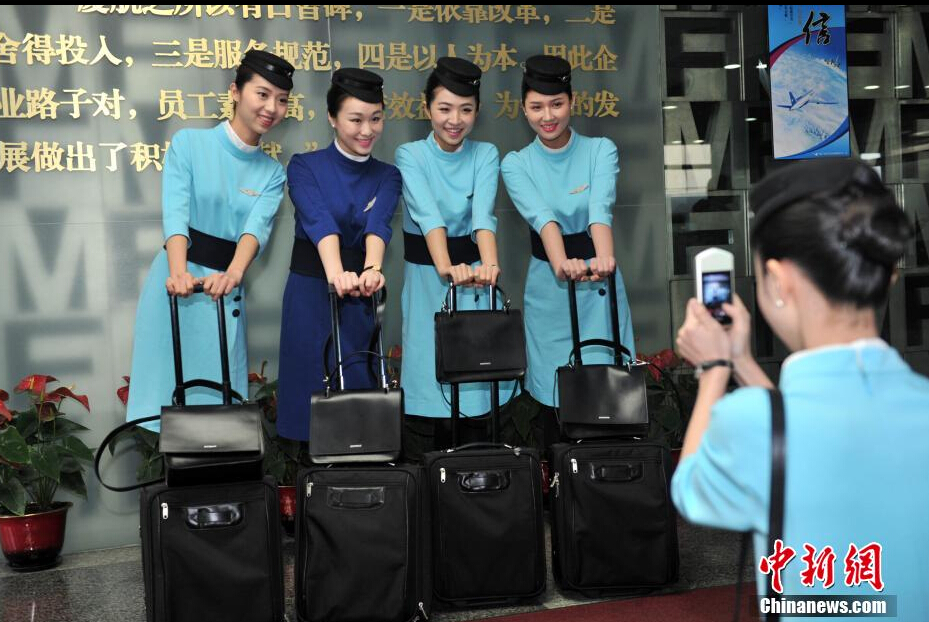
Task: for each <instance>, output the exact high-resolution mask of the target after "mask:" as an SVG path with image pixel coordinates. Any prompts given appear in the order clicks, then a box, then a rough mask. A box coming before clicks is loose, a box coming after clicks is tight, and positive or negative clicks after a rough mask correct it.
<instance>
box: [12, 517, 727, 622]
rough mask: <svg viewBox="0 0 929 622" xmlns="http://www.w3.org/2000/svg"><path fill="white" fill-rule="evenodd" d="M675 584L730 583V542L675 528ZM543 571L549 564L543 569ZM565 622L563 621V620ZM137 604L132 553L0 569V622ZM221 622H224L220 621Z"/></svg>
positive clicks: (452, 621) (560, 603) (63, 620)
mask: <svg viewBox="0 0 929 622" xmlns="http://www.w3.org/2000/svg"><path fill="white" fill-rule="evenodd" d="M678 533H679V536H680V551H681V573H680V581H679V582H678V583H677V584H676V585H674V586H672V587H671V588H668V590H666V591H668V592H676V591H682V590H686V589H690V588H694V587H708V586H713V585H724V584H729V583H733V582H734V580H735V573H736V569H735V563H736V557H737V554H738V545H739V538H738V536H737V535H734V534H731V533H728V532H722V531H718V530H713V529H703V528H698V527H693V526H691V525H687V524H686V523H683V522H681V523H680V526H679V530H678ZM293 552H294V542H293V540H292V539H291V538H285V543H284V553H285V556H284V563H285V573H284V574H285V581H286V583H287V586H286V591H287V611H288V615H289V616H290V619H291V620H292V621H293V620H294V619H295V618H294V615H293V611H292V607H293ZM549 563H550V561H549ZM590 602H594V601H592V600H590V599H585V598H582V597H579V596H577V595H573V594H569V593H564V592H562V591H561V590H559V589H557V588H556V587H555V586H554V581H552V579H551V568H549V580H548V589H547V591H546V593H545V595H544V596H543V597H542V598H541V599H540V601H539V602H538V603H535V604H531V605H527V606H523V607H516V608H495V609H466V610H454V611H438V610H437V611H435V612H434V613H433V615H432V616H431V620H433V621H435V622H457V621H461V620H475V619H480V618H485V617H490V616H497V615H504V614H509V613H516V612H525V611H533V610H537V609H542V608H547V609H553V608H557V607H568V606H571V605H577V604H584V603H590ZM566 619H568V618H566ZM144 621H145V604H144V597H143V588H142V567H141V561H140V550H139V547H125V548H119V549H110V550H105V551H91V552H87V553H77V554H73V555H68V556H65V559H64V561H63V563H62V564H61V565H60V566H58V567H57V568H54V569H52V570H46V571H42V572H38V573H31V574H20V573H15V572H12V571H11V570H10V569H9V568H7V567H6V566H5V565H2V566H0V622H144ZM223 622H228V621H223Z"/></svg>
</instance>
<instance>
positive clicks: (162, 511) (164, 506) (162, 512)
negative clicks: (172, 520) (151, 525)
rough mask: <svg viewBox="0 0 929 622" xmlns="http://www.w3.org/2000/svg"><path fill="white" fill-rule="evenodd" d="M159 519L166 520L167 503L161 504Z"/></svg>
mask: <svg viewBox="0 0 929 622" xmlns="http://www.w3.org/2000/svg"><path fill="white" fill-rule="evenodd" d="M161 520H168V504H167V503H162V504H161Z"/></svg>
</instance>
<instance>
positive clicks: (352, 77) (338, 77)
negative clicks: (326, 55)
mask: <svg viewBox="0 0 929 622" xmlns="http://www.w3.org/2000/svg"><path fill="white" fill-rule="evenodd" d="M332 84H333V86H338V87H340V88H342V89H344V90H345V91H346V92H347V93H348V94H349V95H351V96H352V97H357V98H358V99H360V100H361V101H363V102H368V103H369V104H380V103H382V102H383V101H384V79H383V78H382V77H380V76H379V75H377V74H376V73H374V72H373V71H368V70H367V69H358V68H356V67H343V68H342V69H339V70H338V71H336V72H335V73H333V74H332Z"/></svg>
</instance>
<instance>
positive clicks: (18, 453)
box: [0, 426, 29, 464]
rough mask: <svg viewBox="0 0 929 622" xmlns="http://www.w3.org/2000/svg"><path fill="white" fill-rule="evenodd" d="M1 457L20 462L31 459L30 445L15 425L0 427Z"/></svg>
mask: <svg viewBox="0 0 929 622" xmlns="http://www.w3.org/2000/svg"><path fill="white" fill-rule="evenodd" d="M0 458H3V459H4V460H6V461H7V462H15V463H18V464H22V463H25V462H28V461H29V447H28V445H26V441H25V440H24V439H23V436H22V434H20V432H19V430H17V429H16V428H15V427H12V426H7V427H5V428H3V429H0Z"/></svg>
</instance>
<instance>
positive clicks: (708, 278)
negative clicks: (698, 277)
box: [703, 271, 732, 323]
mask: <svg viewBox="0 0 929 622" xmlns="http://www.w3.org/2000/svg"><path fill="white" fill-rule="evenodd" d="M724 302H729V303H731V302H732V275H731V274H730V273H729V272H728V271H723V272H704V273H703V304H704V305H706V308H707V309H709V311H710V313H711V314H712V315H713V317H714V318H715V319H716V320H718V321H720V322H723V323H728V322H729V321H731V320H730V318H729V316H728V315H726V313H725V312H724V311H723V303H724Z"/></svg>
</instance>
